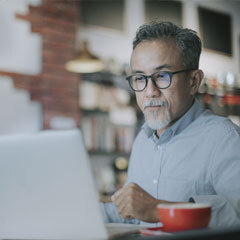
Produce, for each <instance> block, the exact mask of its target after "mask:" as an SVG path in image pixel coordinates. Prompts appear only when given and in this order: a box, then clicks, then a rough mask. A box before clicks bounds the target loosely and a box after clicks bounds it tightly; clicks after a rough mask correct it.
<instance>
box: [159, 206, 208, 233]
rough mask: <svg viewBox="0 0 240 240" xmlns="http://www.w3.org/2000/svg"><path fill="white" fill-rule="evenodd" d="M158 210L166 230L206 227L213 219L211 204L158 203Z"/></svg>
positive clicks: (174, 230)
mask: <svg viewBox="0 0 240 240" xmlns="http://www.w3.org/2000/svg"><path fill="white" fill-rule="evenodd" d="M157 211H158V218H159V221H160V222H162V224H163V230H164V231H166V232H177V231H185V230H192V229H198V228H205V227H207V226H208V224H209V222H210V219H211V206H210V205H209V204H200V203H186V204H158V205H157Z"/></svg>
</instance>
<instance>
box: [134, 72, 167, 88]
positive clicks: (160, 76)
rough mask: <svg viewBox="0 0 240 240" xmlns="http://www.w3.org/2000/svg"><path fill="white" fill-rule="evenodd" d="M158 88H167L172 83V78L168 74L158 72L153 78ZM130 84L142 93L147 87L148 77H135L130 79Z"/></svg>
mask: <svg viewBox="0 0 240 240" xmlns="http://www.w3.org/2000/svg"><path fill="white" fill-rule="evenodd" d="M151 78H152V80H153V81H154V82H155V84H156V86H157V87H158V88H167V87H169V85H170V82H171V76H170V74H169V73H167V72H158V73H155V74H153V75H152V76H151ZM130 84H131V86H132V88H133V89H134V90H136V91H142V90H144V88H145V87H146V85H147V77H146V76H144V75H140V74H139V75H133V76H131V78H130Z"/></svg>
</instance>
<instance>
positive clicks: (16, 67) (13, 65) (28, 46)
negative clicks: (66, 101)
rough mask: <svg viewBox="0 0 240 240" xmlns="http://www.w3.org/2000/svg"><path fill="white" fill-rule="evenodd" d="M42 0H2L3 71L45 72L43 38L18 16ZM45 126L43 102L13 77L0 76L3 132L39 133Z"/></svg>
mask: <svg viewBox="0 0 240 240" xmlns="http://www.w3.org/2000/svg"><path fill="white" fill-rule="evenodd" d="M40 2H41V0H0V31H1V37H0V71H10V72H17V73H23V74H33V75H34V74H38V73H39V72H41V37H40V36H39V35H37V34H32V33H31V29H30V24H29V23H28V22H27V21H23V20H19V19H16V18H15V14H16V13H22V14H25V13H27V12H28V5H29V4H32V5H37V4H39V3H40ZM41 128H42V111H41V106H40V104H39V103H35V102H32V101H30V98H29V93H28V92H27V91H24V90H20V89H15V88H14V87H13V83H12V79H11V78H8V77H3V76H0V134H13V133H21V132H35V131H39V130H40V129H41Z"/></svg>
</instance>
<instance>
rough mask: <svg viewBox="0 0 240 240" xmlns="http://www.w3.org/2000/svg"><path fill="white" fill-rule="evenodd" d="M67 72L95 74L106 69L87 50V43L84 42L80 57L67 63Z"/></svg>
mask: <svg viewBox="0 0 240 240" xmlns="http://www.w3.org/2000/svg"><path fill="white" fill-rule="evenodd" d="M65 68H66V70H67V71H70V72H75V73H93V72H99V71H102V70H103V69H104V64H103V62H102V61H101V60H100V59H99V58H97V57H96V56H94V55H93V54H91V53H90V52H89V50H88V48H87V42H86V41H84V42H83V44H82V47H81V51H80V54H79V56H78V57H76V58H75V59H73V60H70V61H68V62H67V63H66V65H65Z"/></svg>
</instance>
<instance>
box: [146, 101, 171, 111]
mask: <svg viewBox="0 0 240 240" xmlns="http://www.w3.org/2000/svg"><path fill="white" fill-rule="evenodd" d="M167 105H168V104H167V102H164V101H161V100H158V99H153V100H150V101H145V102H144V103H143V109H146V108H147V107H154V106H161V107H167Z"/></svg>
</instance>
